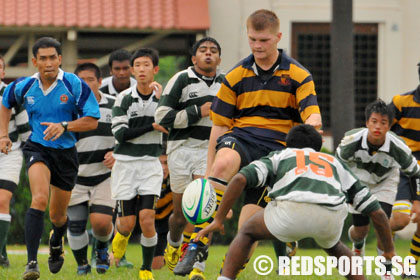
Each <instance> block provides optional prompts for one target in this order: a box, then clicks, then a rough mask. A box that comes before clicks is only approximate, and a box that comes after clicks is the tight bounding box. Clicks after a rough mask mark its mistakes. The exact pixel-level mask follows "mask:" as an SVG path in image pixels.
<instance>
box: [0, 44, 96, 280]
mask: <svg viewBox="0 0 420 280" xmlns="http://www.w3.org/2000/svg"><path fill="white" fill-rule="evenodd" d="M32 53H33V56H34V57H33V58H32V63H33V65H34V66H35V67H36V68H37V69H38V72H37V73H36V74H34V75H33V76H32V77H26V78H19V79H17V80H16V81H15V82H13V83H11V84H10V85H9V86H8V87H7V88H6V90H5V92H4V95H3V100H2V106H1V107H0V151H1V152H2V153H5V154H7V153H8V152H9V150H10V148H11V146H12V142H11V140H10V138H9V136H8V125H9V120H10V114H11V109H12V108H13V107H15V106H17V105H23V106H24V107H25V109H26V111H27V113H28V116H29V125H30V127H31V132H32V133H31V136H30V137H29V140H28V141H27V142H26V144H25V146H24V147H23V154H24V157H25V161H26V168H27V169H28V176H29V183H30V188H31V193H32V202H31V206H30V208H29V210H28V211H27V212H26V217H25V241H26V247H27V252H28V264H27V265H26V270H25V273H24V274H23V279H26V280H32V279H38V278H39V277H40V272H39V267H38V262H37V254H38V248H39V242H40V239H41V236H42V232H43V225H44V222H43V220H44V212H45V209H46V208H47V205H48V200H49V199H50V205H49V209H50V210H49V211H50V220H51V222H52V228H53V230H52V231H51V233H50V240H49V248H50V256H49V258H48V266H49V269H50V271H51V272H52V273H57V272H59V271H60V269H61V267H62V266H63V262H64V258H63V254H64V251H63V235H64V233H65V232H66V229H67V213H66V212H67V205H68V203H69V200H70V195H71V190H72V189H73V186H74V184H75V182H76V177H77V171H78V166H79V163H78V159H77V151H76V148H75V147H74V146H75V143H76V141H77V139H76V134H75V132H82V131H89V130H93V129H95V128H96V127H97V125H98V119H99V118H100V113H99V106H98V103H97V101H96V99H95V96H94V94H93V93H92V91H91V90H90V89H89V87H88V86H87V85H86V83H84V82H83V81H82V80H80V79H79V78H78V77H77V76H76V75H74V74H72V73H66V72H64V71H63V70H61V69H60V65H61V60H62V57H61V45H60V43H59V42H58V41H57V40H55V39H54V38H51V37H43V38H40V39H39V40H37V41H36V42H35V44H34V46H33V48H32ZM50 192H51V196H50Z"/></svg>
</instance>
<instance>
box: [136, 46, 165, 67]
mask: <svg viewBox="0 0 420 280" xmlns="http://www.w3.org/2000/svg"><path fill="white" fill-rule="evenodd" d="M143 56H146V57H149V58H150V59H151V60H152V63H153V67H155V66H158V65H159V52H158V51H157V50H156V49H152V48H140V49H138V50H136V51H135V52H134V53H133V55H132V56H131V60H130V64H131V66H134V60H136V58H139V57H143Z"/></svg>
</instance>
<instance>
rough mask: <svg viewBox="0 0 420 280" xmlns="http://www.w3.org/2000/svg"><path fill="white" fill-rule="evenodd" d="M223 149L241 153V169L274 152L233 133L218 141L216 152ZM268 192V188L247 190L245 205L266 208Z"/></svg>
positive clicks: (223, 136)
mask: <svg viewBox="0 0 420 280" xmlns="http://www.w3.org/2000/svg"><path fill="white" fill-rule="evenodd" d="M221 148H230V149H233V150H235V151H237V152H238V153H239V156H240V157H241V166H240V167H239V169H241V168H242V167H244V166H247V165H248V164H250V163H251V162H253V161H254V160H258V159H260V158H262V157H265V156H267V155H268V154H269V153H270V152H272V149H270V148H268V147H265V146H263V145H258V146H257V147H256V145H255V143H251V142H249V141H246V140H245V139H243V138H241V137H239V136H237V135H234V134H233V133H229V134H225V135H222V136H220V137H219V139H217V145H216V151H218V150H220V149H221ZM267 192H268V191H267V189H266V188H256V189H245V199H244V205H246V204H256V205H258V206H261V207H263V208H264V207H265V206H266V205H267V202H268V201H269V200H268V197H267Z"/></svg>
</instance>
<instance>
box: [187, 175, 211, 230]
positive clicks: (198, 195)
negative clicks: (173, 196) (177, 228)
mask: <svg viewBox="0 0 420 280" xmlns="http://www.w3.org/2000/svg"><path fill="white" fill-rule="evenodd" d="M216 206H217V198H216V192H215V191H214V188H213V186H212V185H211V184H210V182H209V181H207V180H206V179H204V178H200V179H196V180H194V181H192V182H191V183H190V184H189V185H188V186H187V188H186V189H185V191H184V194H183V196H182V212H183V213H184V216H185V218H186V219H187V221H188V222H190V223H191V224H193V225H199V224H202V223H205V222H207V221H208V220H209V219H210V218H211V216H212V215H213V213H214V211H215V210H216Z"/></svg>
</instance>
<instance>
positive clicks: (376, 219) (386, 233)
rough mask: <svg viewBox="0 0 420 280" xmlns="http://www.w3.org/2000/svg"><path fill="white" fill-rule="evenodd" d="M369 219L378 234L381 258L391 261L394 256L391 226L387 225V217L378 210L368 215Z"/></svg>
mask: <svg viewBox="0 0 420 280" xmlns="http://www.w3.org/2000/svg"><path fill="white" fill-rule="evenodd" d="M369 217H370V218H371V219H372V222H373V226H374V227H375V230H376V232H377V233H378V238H379V240H380V241H381V244H382V246H383V249H384V254H383V256H384V257H385V258H387V259H388V260H391V259H392V257H393V256H395V248H394V242H393V241H392V233H391V226H390V225H389V221H388V217H387V216H386V214H385V212H384V211H383V210H382V209H381V208H378V209H377V210H374V211H372V212H370V213H369Z"/></svg>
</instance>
